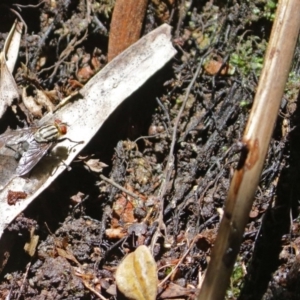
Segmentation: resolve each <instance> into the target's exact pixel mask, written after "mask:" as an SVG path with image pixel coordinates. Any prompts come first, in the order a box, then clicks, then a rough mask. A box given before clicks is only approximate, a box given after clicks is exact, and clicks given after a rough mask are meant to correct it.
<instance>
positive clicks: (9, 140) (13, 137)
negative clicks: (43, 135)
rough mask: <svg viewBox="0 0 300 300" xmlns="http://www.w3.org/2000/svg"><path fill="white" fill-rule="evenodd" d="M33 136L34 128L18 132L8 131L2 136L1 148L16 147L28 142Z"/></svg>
mask: <svg viewBox="0 0 300 300" xmlns="http://www.w3.org/2000/svg"><path fill="white" fill-rule="evenodd" d="M32 135H33V130H32V128H22V129H17V130H11V129H8V130H6V132H4V133H3V134H1V135H0V148H2V147H5V146H6V145H16V144H18V143H20V142H23V141H27V140H28V139H30V136H32Z"/></svg>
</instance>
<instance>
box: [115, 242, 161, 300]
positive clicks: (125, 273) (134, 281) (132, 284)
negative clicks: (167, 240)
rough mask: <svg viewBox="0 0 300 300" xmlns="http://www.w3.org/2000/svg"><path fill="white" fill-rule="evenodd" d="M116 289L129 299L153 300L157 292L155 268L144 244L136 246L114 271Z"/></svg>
mask: <svg viewBox="0 0 300 300" xmlns="http://www.w3.org/2000/svg"><path fill="white" fill-rule="evenodd" d="M116 282H117V287H118V289H119V290H120V291H121V292H122V293H123V294H124V295H125V296H126V297H127V298H128V299H131V300H155V299H156V294H157V284H158V279H157V268H156V263H155V261H154V258H153V256H152V254H151V252H150V250H149V249H148V247H146V246H144V245H143V246H140V247H138V248H137V249H136V250H135V251H134V252H133V253H130V254H128V255H127V256H126V258H125V259H124V260H123V261H122V262H121V264H120V265H119V267H118V269H117V272H116Z"/></svg>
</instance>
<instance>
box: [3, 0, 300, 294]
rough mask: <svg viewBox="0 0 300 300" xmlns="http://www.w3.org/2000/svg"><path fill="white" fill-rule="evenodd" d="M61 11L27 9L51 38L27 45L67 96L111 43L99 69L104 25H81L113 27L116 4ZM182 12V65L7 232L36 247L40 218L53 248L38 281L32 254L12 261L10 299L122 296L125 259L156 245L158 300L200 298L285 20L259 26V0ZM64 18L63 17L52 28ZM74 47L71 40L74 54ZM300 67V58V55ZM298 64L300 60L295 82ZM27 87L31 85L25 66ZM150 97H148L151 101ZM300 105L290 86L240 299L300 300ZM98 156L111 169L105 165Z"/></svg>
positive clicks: (155, 18)
mask: <svg viewBox="0 0 300 300" xmlns="http://www.w3.org/2000/svg"><path fill="white" fill-rule="evenodd" d="M55 3H56V4H57V7H54V6H53V2H51V3H50V2H49V3H48V2H45V3H44V4H42V5H40V6H39V7H35V8H31V7H30V8H29V7H28V8H26V9H25V8H23V10H22V12H24V16H23V17H24V19H25V20H26V23H27V26H32V27H33V29H35V31H36V32H37V33H38V38H36V37H35V36H31V37H30V38H31V41H30V39H29V37H28V39H29V40H28V43H27V47H28V51H29V54H30V55H29V57H31V59H30V65H31V69H32V70H35V72H36V73H37V78H39V80H40V85H41V86H42V87H43V89H44V90H48V91H49V90H52V89H53V90H55V91H56V93H57V94H62V95H64V96H67V94H68V93H69V92H71V91H73V90H74V89H75V88H76V86H80V84H82V83H83V81H84V80H83V81H82V82H81V80H82V79H81V78H82V77H81V76H78V70H82V69H83V68H86V67H87V65H88V66H89V67H90V68H91V69H93V64H92V61H91V60H92V59H91V56H89V55H88V54H90V53H94V47H99V50H98V51H96V52H97V53H98V55H99V56H98V62H99V61H101V62H102V61H103V54H102V53H105V49H104V48H101V47H103V46H101V45H100V43H97V42H95V37H94V35H99V37H98V38H99V39H100V40H102V41H103V40H104V41H105V40H107V37H106V36H105V34H103V33H102V32H101V31H100V29H99V28H98V27H97V22H92V23H90V27H88V26H86V25H85V24H83V27H82V29H78V27H76V28H77V29H76V28H75V27H72V26H70V24H74V22H75V23H76V22H77V23H78V24H79V20H80V18H83V19H85V18H86V14H87V12H90V13H91V11H92V13H93V14H94V15H93V17H94V18H96V19H98V21H101V24H104V26H105V27H108V24H109V23H108V22H109V21H108V20H109V19H108V18H107V15H106V13H108V15H109V14H110V9H109V1H103V3H105V4H103V6H102V9H103V10H101V8H100V7H101V6H100V7H99V6H98V5H96V4H98V2H96V1H94V2H93V1H92V2H91V3H92V4H93V8H92V10H88V7H87V6H86V2H85V1H79V2H78V6H77V7H75V6H74V5H71V4H70V3H69V2H63V1H55ZM154 3H155V1H154ZM167 3H168V4H167V5H166V7H169V8H170V9H171V8H172V5H170V4H169V2H168V1H167ZM156 5H157V3H156V4H155V5H154V4H150V10H149V11H148V16H147V18H146V25H145V29H148V28H154V27H156V26H157V25H158V24H159V23H160V22H161V20H160V17H159V16H161V12H158V11H157V6H156ZM247 5H249V6H247ZM174 7H175V15H174V16H173V19H172V20H171V23H172V25H173V26H174V32H173V34H174V44H176V46H177V49H180V50H181V52H179V54H178V55H177V57H176V59H174V60H173V61H172V64H171V65H170V66H167V67H166V68H165V69H164V70H162V71H161V72H160V73H159V75H157V77H156V76H155V78H153V79H152V80H150V81H149V82H147V83H146V85H145V86H144V87H143V88H142V89H141V90H140V91H138V92H136V94H135V95H133V96H132V97H131V98H130V99H128V101H127V102H126V103H124V104H122V105H121V107H120V108H119V109H118V110H117V111H116V112H115V113H114V114H113V115H112V116H111V118H110V120H108V121H107V124H106V126H104V127H103V129H102V130H101V132H99V134H98V135H97V136H95V138H94V140H93V141H92V142H91V143H90V145H89V146H88V147H87V148H86V149H85V150H84V153H82V157H79V158H78V159H77V160H76V161H75V162H74V164H73V165H72V171H71V172H66V173H64V174H63V175H62V176H61V177H60V178H59V179H58V180H57V181H56V182H54V183H53V185H52V186H51V187H50V188H49V189H48V190H47V191H46V192H44V193H43V194H42V195H41V196H40V199H39V200H38V201H36V203H33V205H32V206H31V207H29V208H28V209H27V210H26V211H25V212H24V217H23V218H17V219H16V221H15V222H14V223H12V224H11V225H10V226H9V227H8V229H7V232H10V233H12V234H15V235H18V236H19V238H18V239H19V243H22V242H23V243H25V242H27V240H28V239H30V232H31V231H30V229H31V228H32V226H34V225H33V224H32V222H30V221H32V220H37V221H38V223H39V227H37V226H36V232H35V234H37V235H39V236H40V243H39V244H38V246H37V250H36V256H35V257H34V259H33V260H32V261H31V262H30V266H29V270H30V271H29V272H24V271H22V270H24V269H25V268H24V267H25V266H26V264H27V263H29V259H28V257H27V256H26V255H25V254H24V253H23V252H22V249H21V248H20V250H19V252H18V253H17V254H15V255H19V256H20V257H21V259H20V260H19V261H18V262H13V260H12V259H10V260H8V262H7V265H6V266H4V264H3V268H4V267H5V268H4V270H3V272H2V273H3V274H4V275H3V278H2V282H1V288H0V293H1V297H3V298H4V297H6V296H7V295H10V298H11V299H18V297H20V295H22V297H23V299H40V298H41V297H43V298H45V299H47V298H49V299H66V298H68V297H73V299H75V298H76V299H92V298H93V297H94V296H95V295H96V296H98V297H99V298H101V297H103V298H105V299H114V298H115V297H119V291H118V290H117V288H116V282H115V273H116V272H120V271H119V270H120V269H119V265H120V263H121V261H122V260H123V259H124V257H126V255H127V257H128V255H131V254H134V253H136V251H137V250H136V249H140V247H141V245H146V246H148V247H149V249H151V255H152V256H153V258H154V260H155V262H156V268H157V276H158V280H159V284H158V286H157V288H158V294H157V298H158V299H169V298H172V297H174V296H176V297H182V298H184V299H194V298H195V294H196V293H197V291H198V289H199V287H200V286H201V280H202V278H203V276H204V272H205V269H206V267H207V264H208V262H209V260H210V251H211V247H212V246H213V244H214V240H215V237H216V234H217V229H218V224H219V220H220V216H221V215H222V207H223V204H224V200H225V198H226V195H227V190H228V187H229V182H230V178H231V175H232V173H233V170H234V169H235V168H236V166H237V163H238V159H239V154H240V148H239V145H238V141H239V139H240V136H241V135H242V132H243V130H244V127H245V122H246V120H247V117H248V114H249V111H250V108H251V103H252V99H253V96H254V93H255V87H256V83H257V77H258V76H259V63H260V62H261V58H262V57H263V54H264V52H263V51H264V48H263V47H264V40H267V39H268V37H269V36H268V34H269V30H270V26H271V24H272V20H271V19H268V18H266V19H264V22H261V23H260V22H258V20H259V19H260V18H262V16H263V15H264V14H266V12H267V10H268V9H269V8H268V6H267V5H266V4H265V6H264V5H263V4H262V3H258V1H253V2H252V3H251V4H248V3H247V4H246V3H243V4H240V5H237V4H232V3H228V4H227V5H226V6H222V5H220V6H218V5H213V4H212V3H211V2H203V3H202V4H201V5H200V4H196V3H191V4H190V6H189V5H186V7H185V8H184V9H181V10H180V9H178V8H179V4H178V3H177V2H176V1H175V6H174ZM104 8H106V9H104ZM254 8H256V9H258V11H257V10H255V9H254ZM28 10H32V11H34V13H35V14H36V15H37V16H38V17H39V16H40V24H41V28H42V29H43V30H42V31H40V32H38V29H37V28H34V24H31V22H30V20H29V18H28V14H29V13H28ZM255 11H256V14H255V13H254V12H255ZM55 13H57V16H56V17H55ZM26 14H27V18H26ZM72 14H73V15H74V17H72ZM51 17H53V18H55V20H56V21H55V22H53V23H52V22H51ZM264 18H265V17H264ZM64 24H65V25H64ZM78 24H77V25H78ZM97 28H98V29H97ZM92 29H93V30H94V31H93V30H92ZM58 30H60V31H59V34H60V35H59V36H57V35H56V34H57V33H58ZM86 30H87V31H86ZM97 30H98V31H97ZM31 31H32V30H31ZM29 32H30V31H29ZM55 32H56V33H55ZM86 32H87V33H86ZM83 36H86V38H87V41H84V40H83V39H82V37H83ZM241 36H243V37H244V39H245V41H247V42H245V43H244V42H243V39H241ZM35 38H36V39H35ZM37 41H38V42H37ZM68 41H72V42H71V43H70V46H69V45H68ZM76 42H78V43H77V44H76ZM93 43H96V45H97V46H95V45H94V44H93ZM73 46H74V49H76V50H75V51H74V52H73V50H71V48H70V47H73ZM99 53H101V54H99ZM249 53H251V56H252V57H251V61H250V58H249ZM24 57H25V47H22V46H21V50H20V59H24ZM33 57H34V58H33ZM53 57H55V58H56V59H57V61H58V62H59V63H57V61H55V59H54V58H53ZM104 57H105V55H104ZM233 58H234V59H233ZM45 59H46V61H47V63H46V64H44V62H43V61H44V60H45ZM255 59H256V60H255ZM295 60H298V61H299V51H298V50H297V51H296V58H295ZM216 62H218V64H216ZM208 65H209V66H210V67H211V66H213V67H214V68H215V67H216V65H217V69H213V70H212V71H211V69H209V72H207V71H206V72H204V67H202V66H208ZM231 66H232V67H234V68H235V70H234V73H233V74H228V72H225V70H226V69H228V68H229V67H231ZM297 66H298V64H297V62H295V65H294V67H293V68H294V69H293V70H294V72H295V74H296V75H297V74H299V68H298V67H297ZM222 68H223V70H224V71H223V72H222ZM76 72H77V73H76ZM88 73H89V72H88ZM15 78H17V82H19V81H18V80H21V78H22V73H21V71H20V69H19V70H17V72H16V75H15ZM289 84H291V83H289ZM140 98H143V101H138V99H140ZM296 98H297V93H294V94H288V91H287V94H286V95H285V99H284V101H283V104H282V107H281V116H280V117H279V118H278V123H277V127H276V128H275V132H274V136H273V139H272V142H271V145H270V149H269V153H268V156H267V159H266V163H265V167H264V171H263V174H262V177H261V180H260V183H259V188H258V191H257V193H256V196H255V202H254V207H253V210H252V213H251V215H250V216H249V222H248V226H247V229H246V232H245V235H244V241H243V244H242V247H241V250H240V254H239V260H238V261H237V263H236V268H235V269H234V273H233V277H232V282H231V287H230V288H229V290H228V294H227V298H228V299H237V297H238V295H241V297H246V296H247V297H248V298H249V299H259V298H263V299H282V298H283V297H288V299H297V297H298V295H299V289H298V287H297V286H298V285H297V282H298V280H299V278H298V275H297V271H295V270H297V265H298V258H297V257H298V256H297V255H298V251H299V245H298V244H299V243H298V242H297V241H298V239H299V232H300V231H299V225H298V221H297V204H296V202H295V201H296V199H297V195H298V192H299V188H298V187H297V184H296V186H295V183H296V182H297V181H299V177H298V176H299V175H298V171H297V166H298V162H299V159H298V158H297V157H298V155H297V153H299V151H298V150H299V149H298V145H297V142H295V139H297V137H298V135H299V133H298V130H297V128H294V129H293V130H291V127H292V126H290V125H288V126H287V127H288V129H287V130H286V124H287V123H288V124H293V125H294V126H295V125H297V124H298V120H299V116H298V113H299V112H298V110H297V108H296V110H294V111H291V110H290V109H289V108H290V107H291V106H292V105H293V104H294V103H295V99H296ZM289 144H290V145H289ZM289 146H290V150H289ZM87 157H91V158H92V159H93V160H89V159H87ZM96 159H99V161H101V162H103V163H104V164H106V165H108V167H107V168H105V169H103V170H102V166H101V165H98V161H97V160H96ZM291 159H293V161H294V164H293V166H291ZM86 162H88V163H86ZM95 163H96V167H95ZM85 165H87V166H89V169H90V170H87V169H86V168H85ZM98 172H103V174H100V176H99V174H98ZM291 190H292V191H293V193H292V192H291ZM79 192H80V193H82V194H83V195H85V196H83V195H81V194H80V195H81V196H80V197H77V198H76V199H77V201H76V202H75V201H73V202H72V200H71V198H72V197H74V195H78V193H79ZM287 199H289V201H287ZM290 208H293V210H292V211H291V216H292V226H291V231H289V225H290V224H289V222H290ZM25 220H28V221H27V222H26V221H25ZM21 236H22V237H21ZM253 249H255V251H254V250H253ZM129 253H130V254H129ZM278 257H279V259H278ZM125 259H126V258H125ZM15 270H18V271H15ZM117 270H118V271H117ZM274 270H275V271H274ZM272 274H273V275H272ZM271 275H272V276H271ZM149 276H150V275H149ZM151 276H152V275H151ZM125 278H126V277H125ZM270 278H271V279H270ZM125 280H126V279H125ZM120 290H122V289H120ZM125 293H126V292H125ZM280 297H281V298H280Z"/></svg>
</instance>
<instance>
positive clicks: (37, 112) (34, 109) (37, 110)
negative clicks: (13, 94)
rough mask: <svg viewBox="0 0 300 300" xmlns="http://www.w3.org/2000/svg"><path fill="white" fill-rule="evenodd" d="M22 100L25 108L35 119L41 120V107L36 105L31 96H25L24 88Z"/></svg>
mask: <svg viewBox="0 0 300 300" xmlns="http://www.w3.org/2000/svg"><path fill="white" fill-rule="evenodd" d="M22 99H23V103H24V105H25V107H26V108H27V109H28V111H30V113H31V114H32V115H33V116H34V117H37V118H41V117H42V115H43V112H42V106H41V105H39V104H38V103H36V101H35V100H34V98H33V97H32V96H27V93H26V88H23V91H22Z"/></svg>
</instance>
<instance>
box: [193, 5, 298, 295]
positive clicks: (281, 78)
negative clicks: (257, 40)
mask: <svg viewBox="0 0 300 300" xmlns="http://www.w3.org/2000/svg"><path fill="white" fill-rule="evenodd" d="M299 9H300V1H298V0H296V1H294V0H293V1H292V0H291V1H281V2H280V3H279V5H278V9H277V13H276V18H275V22H274V25H273V29H272V34H271V38H270V42H269V45H268V50H267V53H266V56H265V63H264V68H263V70H262V74H261V77H260V81H259V86H258V89H257V93H256V96H255V100H254V105H253V108H252V111H251V114H250V117H249V121H248V124H247V127H246V130H245V133H244V136H243V139H242V144H241V158H240V162H239V164H238V167H237V170H236V171H235V174H234V176H233V179H232V182H231V186H230V189H229V193H228V197H227V201H226V206H225V211H224V216H223V219H222V221H221V224H220V229H219V234H218V237H217V239H216V243H215V247H214V249H213V252H212V258H211V262H210V264H209V266H208V270H207V273H206V276H205V279H204V281H203V285H202V289H201V292H200V295H199V297H198V300H204V299H205V300H210V299H213V300H216V299H224V295H225V292H226V288H227V286H228V283H229V278H230V275H231V272H232V269H233V265H234V262H235V259H236V256H237V254H238V252H239V247H240V244H241V241H242V238H243V233H244V229H245V226H246V223H247V221H248V216H249V212H250V209H251V206H252V202H253V198H254V193H255V191H256V188H257V184H258V181H259V178H260V175H261V171H262V167H263V164H264V160H265V156H266V152H267V149H268V145H269V142H270V139H271V135H272V132H273V128H274V124H275V121H276V118H277V114H278V109H279V106H280V103H281V98H282V95H283V92H284V87H285V83H286V80H287V77H288V73H289V69H290V65H291V61H292V57H293V53H294V48H295V44H296V40H297V37H298V34H299V26H300V22H299Z"/></svg>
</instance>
